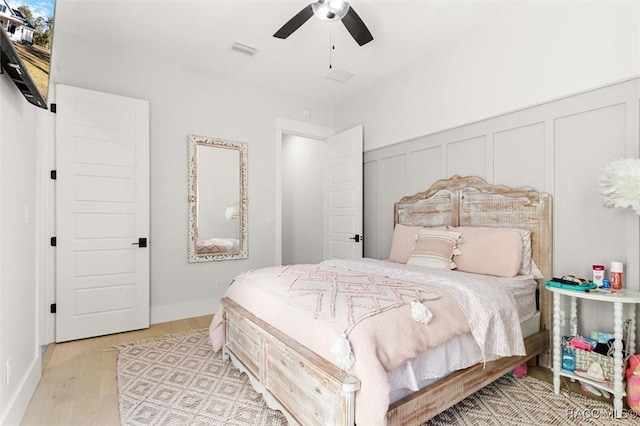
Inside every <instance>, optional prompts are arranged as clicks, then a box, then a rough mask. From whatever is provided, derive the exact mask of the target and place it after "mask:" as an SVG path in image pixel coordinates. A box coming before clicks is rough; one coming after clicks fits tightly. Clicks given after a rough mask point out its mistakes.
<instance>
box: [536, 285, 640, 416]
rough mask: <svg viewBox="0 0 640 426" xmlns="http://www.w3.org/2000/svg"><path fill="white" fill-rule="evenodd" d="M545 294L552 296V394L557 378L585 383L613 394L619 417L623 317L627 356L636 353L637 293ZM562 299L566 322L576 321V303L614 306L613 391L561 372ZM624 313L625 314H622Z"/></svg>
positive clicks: (557, 385)
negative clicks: (565, 304) (626, 323)
mask: <svg viewBox="0 0 640 426" xmlns="http://www.w3.org/2000/svg"><path fill="white" fill-rule="evenodd" d="M546 288H547V290H549V291H551V292H552V293H553V391H554V392H555V393H556V394H558V393H559V392H560V377H561V376H564V377H568V378H570V379H576V380H580V381H582V382H585V383H588V384H590V385H592V386H594V387H596V388H599V389H603V390H605V391H607V392H610V393H612V394H613V409H614V412H615V416H616V418H620V417H622V397H623V396H625V390H624V380H623V377H624V372H623V371H622V365H623V361H624V360H623V353H622V350H623V348H622V337H623V336H622V332H623V326H624V321H625V319H624V317H625V316H626V318H628V319H630V320H631V322H630V324H629V327H631V332H630V337H629V342H627V352H628V353H630V354H634V353H635V349H636V348H635V347H636V342H635V318H636V303H640V292H638V291H631V290H621V291H615V292H614V291H604V290H599V289H598V290H591V291H589V292H584V291H575V290H566V289H562V288H555V287H549V286H547V287H546ZM562 296H567V297H570V298H571V300H570V302H571V311H570V314H571V315H570V316H569V319H571V318H573V317H576V318H577V317H578V315H577V314H578V308H577V299H587V300H596V301H599V302H608V303H613V332H614V335H615V342H614V345H613V349H614V356H613V359H614V361H613V374H614V381H613V388H612V387H611V386H610V385H608V384H604V383H602V382H599V381H596V380H591V379H588V378H585V377H583V376H578V375H577V374H573V372H571V371H567V370H564V369H562V368H561V359H562V355H561V350H562V347H561V336H560V307H561V301H562V299H561V298H562ZM625 311H626V312H625Z"/></svg>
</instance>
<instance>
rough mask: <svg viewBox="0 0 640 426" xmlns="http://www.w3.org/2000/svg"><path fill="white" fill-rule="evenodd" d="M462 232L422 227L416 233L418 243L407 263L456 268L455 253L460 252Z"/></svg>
mask: <svg viewBox="0 0 640 426" xmlns="http://www.w3.org/2000/svg"><path fill="white" fill-rule="evenodd" d="M460 235H461V234H460V232H457V231H445V230H439V229H422V230H420V231H419V232H418V234H417V235H416V244H415V247H414V248H413V251H412V252H411V256H410V257H409V260H408V261H407V265H418V266H428V267H430V268H445V269H455V268H456V264H455V263H454V262H453V260H452V259H453V255H454V254H456V253H458V250H457V243H458V240H459V239H460Z"/></svg>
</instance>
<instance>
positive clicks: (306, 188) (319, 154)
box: [282, 135, 325, 264]
mask: <svg viewBox="0 0 640 426" xmlns="http://www.w3.org/2000/svg"><path fill="white" fill-rule="evenodd" d="M324 155H325V142H324V141H322V140H315V139H309V138H303V137H300V136H295V135H286V136H285V137H283V139H282V263H283V264H292V263H317V262H320V261H322V260H323V253H322V249H323V231H322V227H323V201H322V194H323V186H324V166H323V164H324Z"/></svg>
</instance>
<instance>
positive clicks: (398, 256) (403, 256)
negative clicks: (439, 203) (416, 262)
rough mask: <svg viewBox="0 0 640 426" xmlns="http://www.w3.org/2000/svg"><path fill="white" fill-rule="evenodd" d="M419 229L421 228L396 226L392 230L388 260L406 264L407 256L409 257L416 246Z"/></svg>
mask: <svg viewBox="0 0 640 426" xmlns="http://www.w3.org/2000/svg"><path fill="white" fill-rule="evenodd" d="M421 229H422V227H421V226H406V225H401V224H397V225H396V227H395V228H394V229H393V238H392V240H391V253H389V260H390V261H392V262H397V263H407V261H408V260H409V256H411V251H412V250H413V246H414V245H415V244H416V234H417V233H418V231H419V230H421Z"/></svg>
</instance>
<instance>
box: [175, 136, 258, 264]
mask: <svg viewBox="0 0 640 426" xmlns="http://www.w3.org/2000/svg"><path fill="white" fill-rule="evenodd" d="M188 157H189V160H188V161H189V197H188V202H189V247H188V250H187V251H188V260H189V262H208V261H214V260H229V259H246V258H247V257H248V249H247V204H248V202H247V144H246V143H244V142H232V141H227V140H222V139H216V138H208V137H205V136H195V135H189V137H188Z"/></svg>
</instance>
